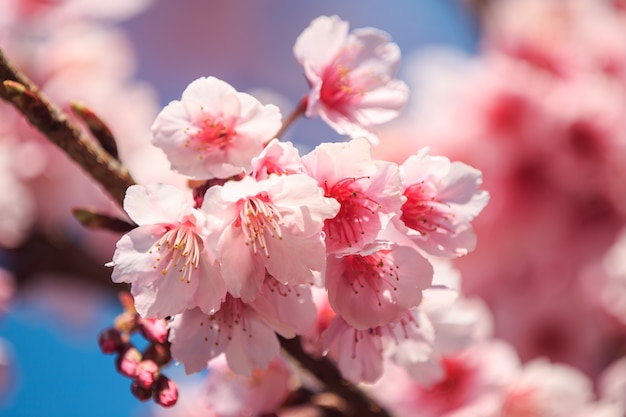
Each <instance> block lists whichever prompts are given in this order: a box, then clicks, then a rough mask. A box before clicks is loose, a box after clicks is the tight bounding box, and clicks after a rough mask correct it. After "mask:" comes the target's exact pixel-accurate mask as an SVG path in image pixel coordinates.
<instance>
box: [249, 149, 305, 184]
mask: <svg viewBox="0 0 626 417" xmlns="http://www.w3.org/2000/svg"><path fill="white" fill-rule="evenodd" d="M305 173H306V171H305V169H304V164H303V163H302V160H301V159H300V154H299V153H298V150H297V149H296V148H295V147H294V146H293V144H292V143H291V142H281V141H279V140H278V139H272V141H271V142H270V143H268V144H267V146H266V147H265V148H264V149H263V151H262V152H261V154H260V155H259V156H257V157H255V158H252V176H253V177H254V178H256V179H257V180H264V179H266V178H267V177H269V176H270V175H272V174H276V175H287V174H305Z"/></svg>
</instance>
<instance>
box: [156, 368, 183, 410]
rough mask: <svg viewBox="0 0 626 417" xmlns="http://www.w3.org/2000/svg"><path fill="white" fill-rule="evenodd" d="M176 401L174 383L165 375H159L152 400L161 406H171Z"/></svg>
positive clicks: (176, 392) (176, 393)
mask: <svg viewBox="0 0 626 417" xmlns="http://www.w3.org/2000/svg"><path fill="white" fill-rule="evenodd" d="M176 401H178V387H177V386H176V383H175V382H174V381H172V380H171V379H169V378H168V377H166V376H165V375H161V376H159V378H158V379H157V381H156V383H155V387H154V402H156V403H157V404H159V405H161V406H163V407H171V406H173V405H174V404H176Z"/></svg>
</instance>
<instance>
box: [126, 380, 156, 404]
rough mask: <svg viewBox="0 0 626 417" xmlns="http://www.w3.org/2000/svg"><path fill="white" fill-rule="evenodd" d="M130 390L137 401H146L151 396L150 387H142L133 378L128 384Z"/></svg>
mask: <svg viewBox="0 0 626 417" xmlns="http://www.w3.org/2000/svg"><path fill="white" fill-rule="evenodd" d="M130 392H131V393H132V394H133V395H134V396H135V397H136V398H137V399H138V400H139V401H148V400H149V399H150V398H152V389H150V388H144V387H142V386H141V385H139V383H138V382H137V380H133V383H132V384H131V386H130Z"/></svg>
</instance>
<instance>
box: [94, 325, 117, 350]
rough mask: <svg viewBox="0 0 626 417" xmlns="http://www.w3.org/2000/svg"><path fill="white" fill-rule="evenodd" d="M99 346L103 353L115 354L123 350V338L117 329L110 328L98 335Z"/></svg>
mask: <svg viewBox="0 0 626 417" xmlns="http://www.w3.org/2000/svg"><path fill="white" fill-rule="evenodd" d="M98 345H100V350H102V353H115V352H118V351H119V350H120V349H122V337H121V335H120V332H119V331H117V330H116V329H113V328H109V329H106V330H103V331H102V332H100V335H98Z"/></svg>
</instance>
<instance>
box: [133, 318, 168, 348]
mask: <svg viewBox="0 0 626 417" xmlns="http://www.w3.org/2000/svg"><path fill="white" fill-rule="evenodd" d="M137 324H138V325H139V331H140V332H141V334H142V335H143V337H145V338H146V339H148V340H149V341H150V342H157V343H165V342H167V324H166V323H165V320H159V319H156V318H151V319H144V318H139V320H138V323H137Z"/></svg>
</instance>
